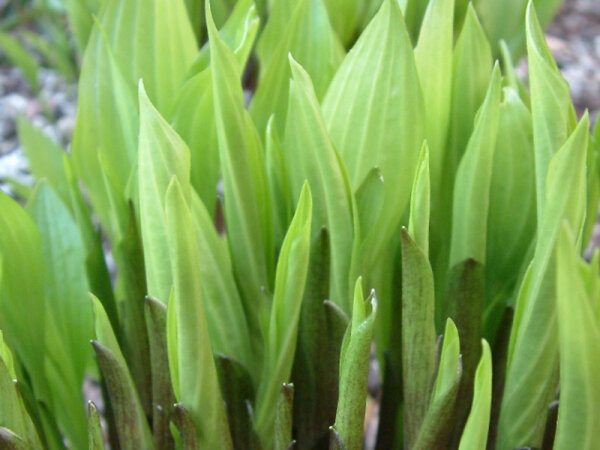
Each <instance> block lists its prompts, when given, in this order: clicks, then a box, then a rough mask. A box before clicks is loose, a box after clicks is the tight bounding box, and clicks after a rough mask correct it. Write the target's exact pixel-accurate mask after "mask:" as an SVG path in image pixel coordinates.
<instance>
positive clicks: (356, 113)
mask: <svg viewBox="0 0 600 450" xmlns="http://www.w3.org/2000/svg"><path fill="white" fill-rule="evenodd" d="M416 86H419V80H418V76H417V70H416V66H415V61H414V55H413V49H412V44H411V42H410V38H409V36H408V33H407V31H406V27H405V26H404V21H403V19H402V14H401V12H400V8H399V6H398V2H397V1H395V0H385V1H384V2H383V5H382V6H381V8H380V10H379V12H378V13H377V15H376V16H375V17H374V19H373V20H372V21H371V23H370V24H369V26H368V27H367V28H366V29H365V31H364V32H363V33H362V35H361V36H360V38H359V39H358V41H357V42H356V44H355V45H354V47H353V49H352V51H351V52H350V53H348V55H347V56H346V58H345V59H344V61H343V62H342V65H341V66H340V68H339V69H338V71H337V72H336V74H335V76H334V78H333V80H332V81H331V85H330V87H329V89H328V91H327V94H326V95H325V98H324V99H323V117H324V120H325V124H326V126H327V129H328V130H329V132H330V135H331V138H332V140H333V142H334V144H335V146H336V148H337V149H338V150H339V152H340V156H341V158H342V159H343V161H344V163H345V165H346V168H347V170H348V176H349V180H350V185H351V186H352V190H353V191H356V190H357V189H358V187H359V186H360V185H361V184H362V183H363V180H364V179H365V177H366V176H367V174H368V173H369V171H370V170H371V169H372V168H373V167H378V168H379V169H380V170H381V174H382V176H383V178H384V192H383V198H384V204H385V205H386V207H385V208H383V209H382V211H381V214H380V215H379V217H377V218H376V219H375V220H374V221H373V225H372V227H371V228H369V229H365V230H361V234H362V235H363V236H365V241H364V243H363V245H362V247H363V262H362V264H363V265H364V267H367V268H369V267H372V266H373V265H375V261H376V260H378V256H379V254H380V252H381V251H383V249H384V248H385V246H386V245H388V244H389V240H390V239H391V238H392V236H393V235H394V233H395V232H396V230H397V227H398V224H399V222H400V219H401V217H402V214H403V213H404V210H405V208H406V206H407V205H408V201H409V198H410V189H411V183H412V177H413V173H414V170H415V168H416V165H417V159H418V150H419V148H420V147H421V145H422V144H423V138H424V134H425V133H424V132H425V130H424V127H423V126H422V124H423V123H424V121H423V117H424V116H423V115H424V107H423V99H422V95H421V90H420V89H419V88H416ZM408 117H410V118H411V120H406V118H408ZM398 173H403V174H406V175H405V176H402V177H398V176H397V175H398ZM315 198H318V196H317V195H315ZM369 213H370V212H369V211H367V212H366V213H365V214H366V215H368V214H369ZM360 215H361V216H363V213H362V212H361V213H360Z"/></svg>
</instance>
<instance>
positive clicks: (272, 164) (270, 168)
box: [265, 116, 293, 244]
mask: <svg viewBox="0 0 600 450" xmlns="http://www.w3.org/2000/svg"><path fill="white" fill-rule="evenodd" d="M265 135H266V136H265V140H266V155H265V157H266V166H267V178H268V181H269V191H270V192H271V208H272V211H273V221H274V227H273V228H274V229H273V233H274V240H275V243H276V244H278V243H280V242H282V241H283V238H284V236H285V232H286V231H287V226H288V224H289V223H290V221H291V218H292V207H293V205H292V199H291V196H292V194H291V192H290V188H291V186H290V178H289V175H288V173H287V169H286V166H285V159H284V155H283V149H282V145H281V141H280V139H279V133H278V132H277V127H276V126H275V118H274V116H271V118H270V119H269V122H268V123H267V130H266V132H265Z"/></svg>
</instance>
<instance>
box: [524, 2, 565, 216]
mask: <svg viewBox="0 0 600 450" xmlns="http://www.w3.org/2000/svg"><path fill="white" fill-rule="evenodd" d="M527 62H528V66H529V80H530V82H529V84H530V90H531V111H532V115H533V142H534V148H535V175H536V176H535V178H536V193H537V211H538V214H537V217H538V222H541V220H542V217H543V214H544V209H545V205H546V198H547V197H546V177H547V173H548V167H549V165H550V160H551V159H552V156H553V155H554V154H555V153H556V152H557V150H558V149H559V148H561V146H562V145H563V144H564V143H565V141H566V140H567V137H568V136H569V134H570V132H571V131H572V130H573V128H574V126H575V121H576V119H575V110H574V108H573V104H572V103H571V95H570V90H569V85H568V84H567V82H566V81H565V79H564V78H563V77H562V75H561V74H560V71H559V70H558V67H557V66H556V63H555V62H554V58H553V56H552V53H551V52H550V49H549V48H548V44H546V40H545V38H544V34H543V32H542V30H541V28H540V24H539V22H538V20H537V16H536V13H535V9H534V6H533V3H531V2H529V6H528V7H527Z"/></svg>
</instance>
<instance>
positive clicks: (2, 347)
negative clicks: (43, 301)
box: [0, 259, 17, 379]
mask: <svg viewBox="0 0 600 450" xmlns="http://www.w3.org/2000/svg"><path fill="white" fill-rule="evenodd" d="M1 277H2V260H1V259H0V285H1V284H2V278H1ZM0 358H1V359H2V361H3V362H4V365H5V366H6V369H7V370H8V373H9V375H10V378H12V379H16V378H17V373H16V371H15V359H14V357H13V354H12V352H11V351H10V348H9V347H8V345H6V342H4V335H3V334H2V330H0Z"/></svg>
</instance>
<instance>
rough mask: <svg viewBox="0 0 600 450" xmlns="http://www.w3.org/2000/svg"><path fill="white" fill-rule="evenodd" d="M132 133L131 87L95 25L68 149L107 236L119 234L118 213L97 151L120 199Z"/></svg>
mask: <svg viewBox="0 0 600 450" xmlns="http://www.w3.org/2000/svg"><path fill="white" fill-rule="evenodd" d="M112 3H115V2H112ZM137 135H138V117H137V105H136V100H135V91H134V86H132V85H130V84H129V83H128V81H127V80H126V78H125V76H124V75H123V72H122V71H121V69H120V67H119V65H118V63H117V60H116V58H115V55H114V54H113V50H112V49H111V47H110V45H109V43H108V39H107V37H106V33H105V30H103V28H102V27H101V25H100V24H99V23H96V25H95V26H94V29H93V31H92V34H91V36H90V39H89V42H88V46H87V51H86V52H85V56H84V58H83V63H82V67H81V76H80V79H79V100H78V108H77V120H76V124H75V130H74V132H73V143H72V152H73V163H74V166H75V169H76V171H77V175H78V177H79V178H80V179H81V180H82V181H83V183H84V184H85V185H86V188H87V192H88V194H89V197H90V201H91V203H92V205H93V207H94V210H95V211H96V213H97V214H98V216H99V218H100V221H101V222H102V225H103V227H104V229H105V230H106V231H107V233H108V234H109V235H110V236H111V237H113V239H114V238H115V237H116V238H118V236H120V234H121V233H122V224H121V222H120V220H119V217H115V215H116V214H119V211H114V210H113V204H114V200H112V199H111V193H110V192H108V191H107V188H106V185H105V181H104V175H103V174H102V165H101V163H100V156H99V154H100V152H101V151H102V155H103V156H102V158H103V159H104V166H108V167H112V168H113V171H114V174H113V175H112V177H113V180H112V182H113V183H114V184H115V186H114V190H115V192H116V195H118V197H119V199H120V198H121V197H124V192H125V185H126V183H127V179H128V178H129V175H130V172H131V170H132V167H133V164H134V161H135V158H136V148H137ZM112 195H113V196H114V195H115V193H113V194H112ZM121 201H124V200H121Z"/></svg>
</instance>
